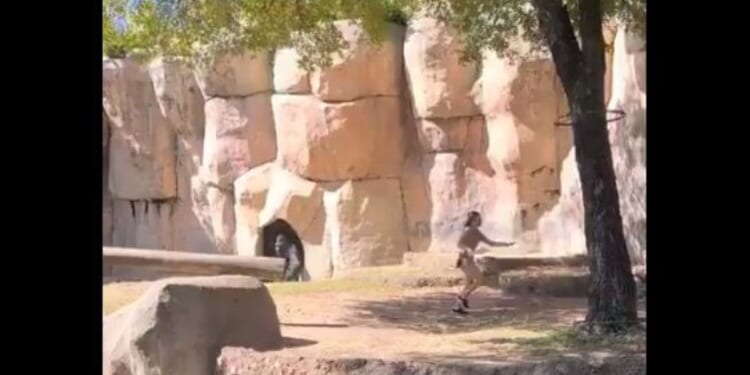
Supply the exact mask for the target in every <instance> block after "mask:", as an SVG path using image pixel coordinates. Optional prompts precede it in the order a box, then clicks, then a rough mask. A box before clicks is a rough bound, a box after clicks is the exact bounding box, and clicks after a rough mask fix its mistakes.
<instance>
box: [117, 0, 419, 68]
mask: <svg viewBox="0 0 750 375" xmlns="http://www.w3.org/2000/svg"><path fill="white" fill-rule="evenodd" d="M408 3H410V1H407V0H368V1H352V0H233V1H228V0H141V1H137V2H134V1H132V0H105V1H104V14H103V17H104V19H103V21H104V25H105V26H104V50H105V52H107V54H111V53H114V54H116V55H117V54H121V52H122V51H123V50H125V51H131V50H134V49H141V50H143V51H144V52H145V53H146V54H148V55H152V56H153V55H172V56H190V57H193V58H195V61H196V62H198V63H201V64H203V63H207V62H209V61H210V59H212V58H213V57H214V56H217V55H219V54H221V53H223V52H231V51H238V50H242V49H249V50H266V49H274V48H279V47H287V46H293V47H296V48H297V49H298V50H299V51H300V54H301V55H302V63H303V65H305V66H307V67H310V66H313V65H323V66H325V65H328V64H329V63H330V61H331V56H332V54H333V53H334V52H337V51H339V50H341V48H342V47H343V44H342V43H343V41H342V38H341V35H340V33H339V32H338V31H337V29H336V28H335V27H334V21H337V20H342V19H352V20H359V22H361V24H362V27H363V28H364V29H365V34H366V36H367V38H368V41H369V42H372V43H378V42H380V41H382V38H383V37H384V35H385V31H386V28H385V25H386V23H385V22H384V21H393V22H398V23H405V22H406V21H407V20H408V17H409V15H410V11H409V6H408V5H409V4H408ZM117 17H119V18H122V19H124V20H126V22H127V25H128V28H127V30H125V31H122V32H118V31H117V30H116V29H115V27H114V22H113V19H115V18H117Z"/></svg>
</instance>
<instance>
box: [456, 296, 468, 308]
mask: <svg viewBox="0 0 750 375" xmlns="http://www.w3.org/2000/svg"><path fill="white" fill-rule="evenodd" d="M458 301H459V302H460V303H461V306H463V308H464V309H468V308H469V300H468V299H466V298H463V297H458Z"/></svg>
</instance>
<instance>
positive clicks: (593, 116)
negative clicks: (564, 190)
mask: <svg viewBox="0 0 750 375" xmlns="http://www.w3.org/2000/svg"><path fill="white" fill-rule="evenodd" d="M579 1H580V7H579V8H580V10H581V14H580V16H581V44H582V48H579V46H578V42H577V40H576V37H575V33H574V31H573V25H572V23H571V20H570V15H569V13H568V11H567V9H566V8H565V6H564V5H563V4H562V1H561V0H534V1H533V5H534V7H535V9H536V12H537V17H538V20H539V26H540V28H541V30H542V33H543V35H544V36H545V38H546V40H547V43H548V46H549V48H550V52H551V53H552V58H553V61H554V63H555V67H556V69H557V74H558V76H559V77H560V81H561V82H562V85H563V88H564V90H565V94H566V96H567V100H568V105H569V107H570V116H571V120H572V123H573V144H574V146H575V155H576V162H577V165H578V174H579V177H580V180H581V190H582V193H583V208H584V220H583V222H584V232H585V235H586V250H587V253H588V257H589V268H590V272H591V281H590V285H589V291H588V303H589V310H588V314H587V315H586V323H588V325H589V326H590V327H591V328H594V329H597V330H603V331H606V332H616V331H619V330H622V329H624V328H627V327H629V326H632V325H635V324H636V323H637V321H638V319H637V309H636V290H635V281H634V279H633V275H632V271H631V265H630V257H629V255H628V251H627V245H626V243H625V236H624V234H623V228H622V218H621V215H620V204H619V197H618V192H617V182H616V179H615V172H614V167H613V165H612V150H611V149H610V145H609V135H608V132H607V114H606V105H605V103H604V72H605V62H604V40H603V36H602V13H601V3H600V0H579Z"/></svg>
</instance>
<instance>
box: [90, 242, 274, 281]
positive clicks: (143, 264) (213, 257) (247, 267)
mask: <svg viewBox="0 0 750 375" xmlns="http://www.w3.org/2000/svg"><path fill="white" fill-rule="evenodd" d="M102 265H103V267H104V276H105V277H107V276H109V274H110V273H111V270H112V269H114V268H119V269H122V268H124V267H127V268H134V269H136V270H142V269H147V270H148V271H152V272H156V273H159V272H163V273H164V274H165V275H169V276H172V275H191V276H206V275H246V276H254V277H257V278H259V279H262V280H276V279H278V278H279V277H280V276H281V273H282V271H283V268H284V261H283V260H282V259H280V258H268V257H248V256H237V255H221V254H204V253H190V252H182V251H167V250H147V249H132V248H121V247H103V248H102Z"/></svg>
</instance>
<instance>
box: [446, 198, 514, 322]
mask: <svg viewBox="0 0 750 375" xmlns="http://www.w3.org/2000/svg"><path fill="white" fill-rule="evenodd" d="M480 225H482V215H480V214H479V212H476V211H471V212H469V215H468V218H467V220H466V223H465V224H464V231H463V233H462V234H461V238H460V239H459V240H458V250H459V255H458V260H457V261H456V267H458V268H460V269H461V271H463V273H464V277H465V278H466V285H465V286H464V288H463V290H462V291H461V293H459V294H458V297H457V301H456V305H455V306H454V307H453V309H452V311H453V312H456V313H459V314H466V313H467V311H466V309H468V308H469V295H470V294H471V293H472V292H473V291H474V290H476V289H477V288H479V287H480V286H481V285H482V283H483V277H484V274H483V272H482V270H481V269H480V268H479V266H478V265H477V262H476V248H477V245H479V242H484V243H486V244H487V245H490V246H511V245H513V242H501V241H492V240H490V239H488V238H487V236H485V235H484V233H482V231H480V230H479V226H480Z"/></svg>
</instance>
